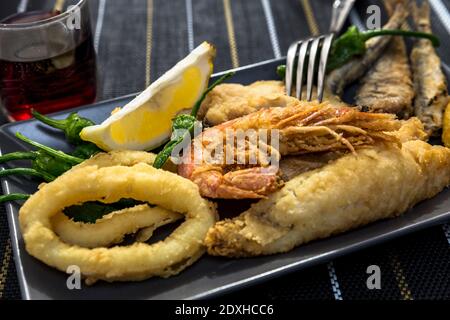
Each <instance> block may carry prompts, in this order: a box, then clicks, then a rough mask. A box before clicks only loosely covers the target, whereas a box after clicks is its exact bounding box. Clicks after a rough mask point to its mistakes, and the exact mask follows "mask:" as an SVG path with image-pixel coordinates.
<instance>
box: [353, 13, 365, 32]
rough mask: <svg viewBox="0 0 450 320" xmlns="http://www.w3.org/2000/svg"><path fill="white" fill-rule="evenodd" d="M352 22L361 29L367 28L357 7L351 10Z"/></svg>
mask: <svg viewBox="0 0 450 320" xmlns="http://www.w3.org/2000/svg"><path fill="white" fill-rule="evenodd" d="M349 18H350V22H351V23H352V24H353V25H355V26H356V27H357V28H358V29H359V30H366V26H365V25H364V24H363V22H362V20H361V17H360V16H359V13H358V11H356V9H355V8H353V9H352V10H351V11H350V16H349Z"/></svg>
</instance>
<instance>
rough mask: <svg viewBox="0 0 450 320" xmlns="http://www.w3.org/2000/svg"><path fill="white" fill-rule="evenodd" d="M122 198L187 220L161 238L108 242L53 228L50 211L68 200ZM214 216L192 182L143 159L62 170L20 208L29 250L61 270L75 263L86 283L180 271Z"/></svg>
mask: <svg viewBox="0 0 450 320" xmlns="http://www.w3.org/2000/svg"><path fill="white" fill-rule="evenodd" d="M122 198H132V199H136V200H139V201H143V202H148V203H152V204H155V205H158V206H161V207H163V208H166V209H168V210H171V211H175V212H179V213H182V214H183V215H185V217H186V220H185V221H184V222H183V223H182V224H181V225H180V226H179V227H178V228H177V229H176V230H175V231H174V232H173V233H172V234H171V235H170V236H168V237H167V238H166V239H165V240H164V241H159V242H157V243H155V244H152V245H149V244H146V243H134V244H132V245H130V246H116V247H112V248H95V249H88V248H81V247H79V246H76V245H70V244H67V243H64V242H63V241H62V240H61V239H60V238H59V237H58V236H57V235H56V234H55V232H54V231H53V230H52V226H51V217H53V216H54V215H56V214H57V213H58V212H60V211H61V210H62V209H63V208H65V207H67V206H71V205H75V204H79V203H83V202H86V201H102V202H104V203H113V202H117V201H118V200H119V199H122ZM216 219H217V214H216V212H215V209H214V207H213V205H212V204H211V203H210V202H208V201H207V200H206V199H203V198H202V197H201V196H200V193H199V190H198V187H197V186H196V185H195V184H194V183H193V182H191V181H189V180H187V179H185V178H182V177H180V176H178V175H176V174H173V173H170V172H167V171H164V170H158V169H155V168H153V167H151V166H149V165H147V164H142V163H140V164H137V165H135V166H133V167H124V166H114V167H106V168H98V167H96V166H86V167H84V168H78V169H77V170H73V171H70V172H67V173H65V174H63V175H62V176H60V177H59V178H57V179H56V180H55V181H53V182H51V183H49V184H46V185H44V186H42V187H41V189H40V190H39V191H38V192H36V193H35V194H34V195H33V196H31V197H30V198H29V199H28V201H26V202H25V204H24V205H23V206H22V208H21V209H20V212H19V221H20V227H21V230H22V234H23V238H24V241H25V247H26V250H27V251H28V253H29V254H30V255H32V256H34V257H35V258H37V259H39V260H41V261H42V262H44V263H46V264H47V265H49V266H53V267H55V268H57V269H59V270H61V271H66V270H67V268H68V267H69V266H72V265H76V266H78V267H79V268H80V271H81V273H82V275H83V276H84V277H86V278H87V279H86V282H87V283H88V284H90V283H93V282H95V281H96V280H105V281H110V282H111V281H139V280H143V279H147V278H150V277H153V276H160V277H169V276H171V275H174V274H177V273H179V272H180V271H182V270H183V269H184V268H186V267H187V266H189V265H191V264H192V263H194V262H195V261H196V260H197V259H198V258H199V257H200V256H201V255H202V254H203V253H204V251H205V247H204V243H203V241H204V239H205V235H206V233H207V231H208V229H209V228H210V227H212V226H213V225H214V223H215V222H216Z"/></svg>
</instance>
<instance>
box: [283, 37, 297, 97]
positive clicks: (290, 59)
mask: <svg viewBox="0 0 450 320" xmlns="http://www.w3.org/2000/svg"><path fill="white" fill-rule="evenodd" d="M298 44H299V42H294V43H293V44H291V46H290V47H289V50H288V53H287V57H286V76H285V85H286V95H288V96H290V95H291V92H292V81H293V79H292V77H293V72H292V71H293V70H294V62H295V56H296V55H297V49H298Z"/></svg>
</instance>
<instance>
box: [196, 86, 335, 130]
mask: <svg viewBox="0 0 450 320" xmlns="http://www.w3.org/2000/svg"><path fill="white" fill-rule="evenodd" d="M316 91H317V90H314V92H316ZM324 97H325V99H327V100H330V101H333V102H340V100H339V99H338V98H337V97H333V96H332V95H330V94H328V93H327V92H325V93H324ZM313 98H314V97H313ZM296 103H298V100H297V99H296V98H293V97H290V96H287V95H286V94H285V87H284V84H283V83H282V82H281V81H257V82H254V83H252V84H250V85H248V86H244V85H241V84H237V83H226V84H222V85H219V86H217V87H216V88H214V90H212V91H211V92H210V93H209V94H208V96H207V97H206V99H205V101H204V102H203V104H202V105H201V108H200V110H199V113H198V117H199V119H203V120H204V122H206V123H207V124H208V125H211V126H215V125H218V124H220V123H223V122H226V121H228V120H233V119H236V118H239V117H242V116H245V115H247V114H249V113H252V112H255V111H257V110H259V109H262V108H270V107H287V106H290V105H294V104H296Z"/></svg>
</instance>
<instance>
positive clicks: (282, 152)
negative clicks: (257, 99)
mask: <svg viewBox="0 0 450 320" xmlns="http://www.w3.org/2000/svg"><path fill="white" fill-rule="evenodd" d="M399 127H400V121H398V120H396V119H395V116H394V115H390V114H374V113H365V112H360V111H358V110H357V109H356V108H351V107H343V106H334V105H332V104H331V103H330V102H324V103H321V104H320V103H317V102H301V101H298V102H297V103H296V104H295V105H292V106H287V107H285V108H269V109H262V110H259V111H257V112H254V113H252V114H249V115H247V116H244V117H241V118H238V119H235V120H231V121H229V122H226V123H223V124H221V125H219V126H216V127H213V128H210V129H207V130H205V131H204V132H203V133H202V134H201V135H199V136H198V137H197V138H195V139H194V140H193V143H192V146H191V148H190V151H189V152H186V153H185V154H184V156H183V157H184V158H183V161H182V163H181V164H180V165H179V167H178V173H179V174H180V175H181V176H183V177H186V178H189V179H191V180H192V181H194V182H195V183H196V184H197V185H198V186H199V187H200V192H201V194H202V195H203V196H205V197H210V198H225V199H230V198H232V199H242V198H264V197H265V196H267V195H268V194H270V193H272V192H274V191H275V190H277V189H279V188H280V187H281V186H282V185H283V181H282V179H281V178H280V172H279V170H278V167H277V166H275V165H273V163H272V162H270V160H271V159H276V160H277V159H279V158H280V157H283V156H286V155H295V154H307V153H316V152H323V151H338V150H349V151H351V152H355V148H357V147H360V146H367V145H372V144H374V143H375V142H376V141H379V140H384V141H394V140H396V138H395V137H394V136H392V135H388V134H386V132H387V131H393V130H397V129H398V128H399ZM239 130H246V131H251V130H254V131H251V132H256V133H255V134H254V135H253V138H255V139H252V137H250V138H249V139H248V140H245V146H244V147H242V148H238V147H237V145H238V143H236V144H235V143H234V140H233V142H232V143H230V141H229V140H228V139H229V137H230V135H231V136H234V133H236V136H237V135H238V132H239ZM262 130H267V131H268V132H270V134H272V133H274V132H277V133H278V134H279V147H274V146H273V145H271V146H267V144H271V142H273V141H261V139H259V137H258V136H259V133H260V132H262ZM268 140H270V139H268ZM261 150H263V151H261ZM230 154H231V155H233V157H230ZM251 154H253V155H255V154H256V156H255V157H254V158H255V159H256V162H255V163H254V164H253V165H251V164H249V162H245V161H244V162H245V163H246V164H242V162H240V161H239V160H240V159H241V160H242V159H245V160H247V159H248V158H249V157H250V155H251ZM271 157H273V158H271ZM211 159H213V160H211Z"/></svg>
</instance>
